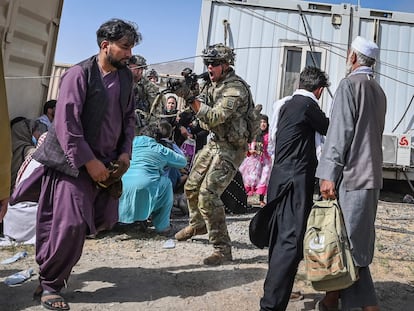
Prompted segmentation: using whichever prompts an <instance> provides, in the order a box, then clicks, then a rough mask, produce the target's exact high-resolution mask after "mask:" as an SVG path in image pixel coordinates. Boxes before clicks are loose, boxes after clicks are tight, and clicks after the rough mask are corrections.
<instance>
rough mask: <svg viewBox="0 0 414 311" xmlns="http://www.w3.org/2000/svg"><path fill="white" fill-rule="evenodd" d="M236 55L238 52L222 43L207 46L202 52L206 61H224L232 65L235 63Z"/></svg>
mask: <svg viewBox="0 0 414 311" xmlns="http://www.w3.org/2000/svg"><path fill="white" fill-rule="evenodd" d="M235 56H236V54H235V53H234V51H233V49H231V48H229V47H228V46H225V45H224V44H222V43H217V44H214V45H210V46H209V47H207V48H205V49H204V50H203V52H202V56H201V57H202V58H203V60H204V61H208V62H212V61H223V62H226V63H228V64H230V65H234V58H235Z"/></svg>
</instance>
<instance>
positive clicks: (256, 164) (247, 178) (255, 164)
mask: <svg viewBox="0 0 414 311" xmlns="http://www.w3.org/2000/svg"><path fill="white" fill-rule="evenodd" d="M260 130H261V132H260V133H259V134H258V135H257V136H256V139H255V140H254V141H253V142H251V143H250V144H249V150H248V151H247V157H246V159H244V161H243V163H242V164H241V165H240V168H239V170H240V172H241V174H242V176H243V182H244V187H245V189H246V192H247V195H248V196H253V195H255V194H258V195H259V203H260V206H261V207H263V206H264V205H265V204H266V203H265V201H264V197H265V195H266V192H267V184H268V182H269V178H270V172H271V169H272V159H271V157H270V155H269V153H268V152H267V146H268V142H269V118H268V116H266V115H264V114H262V115H261V120H260Z"/></svg>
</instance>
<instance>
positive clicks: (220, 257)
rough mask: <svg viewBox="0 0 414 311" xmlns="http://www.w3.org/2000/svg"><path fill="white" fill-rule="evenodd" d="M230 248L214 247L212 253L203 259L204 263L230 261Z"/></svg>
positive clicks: (216, 263)
mask: <svg viewBox="0 0 414 311" xmlns="http://www.w3.org/2000/svg"><path fill="white" fill-rule="evenodd" d="M232 260H233V257H232V255H231V248H230V247H226V248H216V249H214V252H213V254H211V255H210V256H208V257H207V258H205V259H204V261H203V262H204V264H205V265H209V266H219V265H221V264H223V263H224V262H228V261H232Z"/></svg>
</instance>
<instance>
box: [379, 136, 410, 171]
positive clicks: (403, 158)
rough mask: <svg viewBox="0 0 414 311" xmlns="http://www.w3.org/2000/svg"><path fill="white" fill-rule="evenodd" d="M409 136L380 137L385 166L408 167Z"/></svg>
mask: <svg viewBox="0 0 414 311" xmlns="http://www.w3.org/2000/svg"><path fill="white" fill-rule="evenodd" d="M411 149H412V146H411V135H408V134H384V135H383V136H382V156H383V162H384V163H386V164H395V165H402V166H410V162H411Z"/></svg>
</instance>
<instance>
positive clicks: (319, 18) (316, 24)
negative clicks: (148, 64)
mask: <svg viewBox="0 0 414 311" xmlns="http://www.w3.org/2000/svg"><path fill="white" fill-rule="evenodd" d="M358 35H360V36H363V37H365V38H367V39H370V40H372V41H374V42H376V43H377V44H378V46H379V48H380V55H379V59H378V60H377V63H376V66H375V71H376V79H377V81H378V82H379V83H380V85H381V86H382V88H383V89H384V91H385V93H386V95H387V101H388V107H387V115H386V124H385V130H384V139H383V151H384V178H390V179H408V180H410V179H414V163H413V158H414V156H413V154H414V152H412V150H413V144H414V138H413V139H411V136H414V132H413V128H414V125H413V123H414V102H413V101H414V100H413V98H414V57H413V53H414V14H410V13H402V12H387V11H382V10H373V9H367V8H362V7H358V6H357V5H352V4H346V3H344V4H338V5H333V4H327V3H320V2H308V1H291V0H243V1H225V0H203V3H202V8H201V18H200V25H199V32H198V41H197V53H196V55H200V54H201V51H202V50H203V49H204V48H205V47H206V46H208V45H211V44H215V43H224V44H226V45H228V46H230V47H232V48H234V51H235V53H236V61H235V66H234V67H235V70H236V73H237V74H238V75H240V76H241V77H243V78H244V79H245V80H246V81H247V83H249V85H250V86H251V90H252V93H253V97H254V100H255V102H256V103H258V104H262V105H263V107H264V108H263V113H265V114H267V115H269V116H270V115H271V114H272V111H273V107H272V106H273V103H274V102H275V101H276V100H278V99H280V98H282V97H284V96H287V95H290V94H291V93H292V91H294V90H295V89H296V88H297V86H298V77H299V73H300V71H301V70H302V69H303V68H304V67H305V66H307V65H314V64H316V65H317V66H318V67H320V68H321V69H322V70H324V71H325V72H326V73H327V74H328V75H329V78H330V82H331V86H330V88H329V90H328V91H325V92H324V95H323V96H322V98H321V105H322V109H323V110H324V111H325V112H327V113H329V111H330V105H331V102H332V98H331V94H334V93H335V90H336V88H337V86H338V84H339V82H340V80H341V79H342V78H343V77H344V76H345V65H346V56H347V51H348V48H349V46H350V44H351V42H352V40H353V39H354V38H355V37H356V36H358ZM194 68H195V72H197V73H201V72H202V71H205V70H206V68H205V66H204V65H203V62H202V59H201V57H197V58H196V60H195V67H194Z"/></svg>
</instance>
